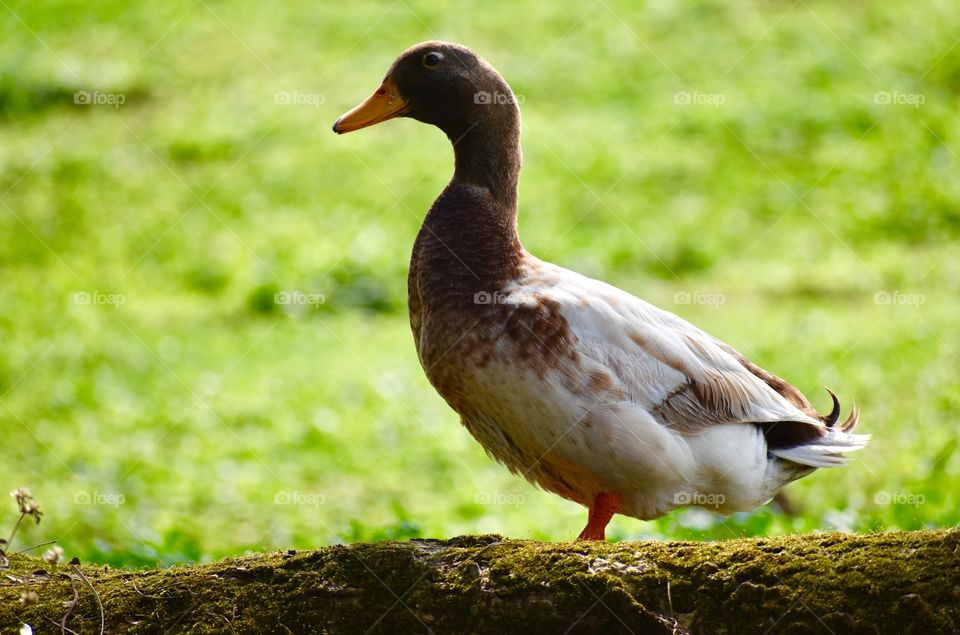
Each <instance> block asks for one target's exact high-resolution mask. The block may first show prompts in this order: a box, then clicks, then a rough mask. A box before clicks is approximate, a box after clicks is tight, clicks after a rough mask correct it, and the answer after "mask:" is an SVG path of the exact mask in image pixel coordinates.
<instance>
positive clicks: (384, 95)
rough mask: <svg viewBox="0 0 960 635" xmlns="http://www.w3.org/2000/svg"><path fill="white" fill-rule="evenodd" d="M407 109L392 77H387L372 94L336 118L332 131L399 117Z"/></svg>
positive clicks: (355, 128)
mask: <svg viewBox="0 0 960 635" xmlns="http://www.w3.org/2000/svg"><path fill="white" fill-rule="evenodd" d="M408 109H409V104H408V103H407V101H406V100H405V99H404V98H403V97H401V96H400V93H399V91H397V86H396V84H394V83H393V79H392V78H390V77H387V78H386V79H384V80H383V83H382V84H380V88H378V89H377V90H376V91H374V93H373V94H372V95H370V96H369V97H367V98H366V99H365V100H363V102H362V103H361V104H360V105H358V106H356V107H355V108H353V109H352V110H349V111H347V112H346V113H344V114H343V116H341V117H340V118H339V119H337V121H336V122H334V124H333V131H334V132H336V133H337V134H343V133H344V132H353V131H354V130H359V129H360V128H366V127H367V126H372V125H374V124H378V123H380V122H381V121H386V120H387V119H393V118H394V117H399V116H400V115H402V114H405V113H406V112H407V111H408Z"/></svg>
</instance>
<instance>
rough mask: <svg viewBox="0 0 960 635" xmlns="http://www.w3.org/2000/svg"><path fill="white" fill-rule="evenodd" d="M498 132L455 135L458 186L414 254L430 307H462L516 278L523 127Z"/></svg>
mask: <svg viewBox="0 0 960 635" xmlns="http://www.w3.org/2000/svg"><path fill="white" fill-rule="evenodd" d="M498 128H499V129H498V130H497V131H496V133H495V134H494V133H493V131H492V130H491V129H489V128H486V127H485V126H484V125H483V123H482V122H481V123H479V124H476V125H474V126H473V127H472V128H469V129H468V130H467V131H466V132H465V133H463V134H461V135H460V136H459V137H455V136H454V135H452V134H451V135H449V136H450V137H451V141H452V142H453V144H454V153H455V155H456V170H455V172H454V176H453V180H452V181H451V182H450V184H449V185H448V186H447V187H446V188H445V189H444V191H443V193H441V194H440V197H439V198H437V200H436V201H435V202H434V204H433V206H432V207H431V208H430V213H429V214H427V217H426V219H425V220H424V222H423V226H422V227H421V229H420V234H419V236H418V237H417V243H416V245H415V247H414V254H413V259H414V262H413V265H414V266H415V267H416V270H417V271H416V273H417V278H418V282H417V283H418V285H419V286H420V289H419V291H420V293H421V294H423V295H424V296H428V297H424V298H423V299H424V301H425V302H426V301H429V300H431V299H435V300H439V301H442V302H444V303H445V304H449V303H450V302H453V303H455V304H456V305H459V306H463V305H464V304H470V303H473V302H474V299H475V298H474V296H475V295H476V294H480V293H489V294H493V293H495V292H496V291H498V290H499V289H501V288H502V287H503V285H505V284H506V283H507V282H509V281H510V280H512V279H514V278H515V277H516V276H517V273H518V269H519V265H520V263H521V261H522V260H523V254H524V251H523V246H522V245H521V244H520V237H519V234H518V232H517V179H518V172H519V169H520V144H519V136H520V131H519V121H516V123H515V125H513V126H507V127H504V126H502V125H501V126H498ZM411 282H413V280H411ZM429 296H432V298H431V297H429Z"/></svg>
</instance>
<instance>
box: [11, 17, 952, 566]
mask: <svg viewBox="0 0 960 635" xmlns="http://www.w3.org/2000/svg"><path fill="white" fill-rule="evenodd" d="M553 4H554V3H544V2H539V1H536V0H529V1H526V0H525V1H517V0H513V1H511V2H484V3H474V2H458V3H451V4H445V3H440V2H434V1H426V0H424V1H416V0H409V1H408V0H398V1H397V2H393V3H390V2H384V3H373V2H356V3H324V2H304V3H283V4H277V3H257V2H220V1H216V2H215V1H206V0H202V1H200V0H198V1H196V2H192V1H190V0H186V1H183V2H164V3H152V4H149V3H128V2H116V1H109V0H107V1H103V2H97V3H94V4H92V5H91V4H90V3H81V2H60V1H56V0H51V1H47V2H43V3H37V2H27V1H20V0H18V1H13V0H3V2H0V25H2V31H0V42H2V44H0V47H2V48H0V50H2V55H0V344H2V348H0V351H2V353H0V395H2V396H0V434H2V436H0V448H2V461H0V486H2V487H6V488H8V489H13V488H14V487H16V486H21V485H26V486H29V487H31V488H32V489H33V492H34V494H35V495H36V497H37V499H38V500H39V502H40V504H41V508H42V509H43V510H44V511H45V513H46V516H45V518H44V522H43V524H41V525H40V526H39V527H29V528H25V529H24V532H23V534H22V535H21V536H20V537H18V539H17V544H18V545H19V546H26V545H28V544H31V543H36V542H40V541H43V540H48V539H54V538H56V539H58V540H59V541H60V542H61V543H62V544H63V545H64V547H65V548H66V551H67V556H68V557H70V556H73V555H77V556H80V557H81V558H84V559H92V560H98V561H105V562H110V563H115V564H126V565H144V564H155V563H162V564H169V563H174V562H185V561H197V560H205V559H210V558H215V557H219V556H224V555H227V554H238V553H243V552H246V551H250V550H254V551H255V550H262V549H268V548H278V547H283V548H286V547H300V548H303V547H311V546H318V545H323V544H328V543H331V542H337V541H357V540H378V539H387V538H407V537H415V536H431V537H439V536H452V535H455V534H460V533H468V532H493V531H495V532H501V533H504V534H507V535H510V536H513V537H532V538H539V539H554V540H565V539H570V538H572V537H573V536H575V535H576V534H577V532H579V530H580V529H581V528H582V526H583V524H584V522H585V519H586V512H585V510H584V509H583V508H580V507H578V506H577V505H575V504H572V503H568V502H566V501H563V500H561V499H559V498H557V497H554V496H552V495H549V494H545V493H543V492H540V491H538V490H536V489H534V488H533V487H531V486H529V485H528V484H526V483H525V482H523V481H521V480H519V479H518V478H516V477H513V476H511V475H510V474H509V473H508V472H507V471H506V469H505V468H503V467H501V466H499V465H496V464H495V463H493V462H491V461H490V460H489V459H488V458H487V457H486V456H485V455H484V453H483V450H482V448H480V447H479V446H478V445H477V444H476V443H475V442H474V441H473V440H472V439H471V438H470V437H469V435H468V434H467V432H466V431H465V430H464V429H462V427H461V426H460V425H459V423H458V420H457V417H456V415H455V414H454V413H453V412H452V411H450V410H449V409H448V408H447V406H446V405H445V404H444V403H443V401H442V400H441V399H440V398H439V397H438V396H437V395H436V394H434V392H433V390H432V388H431V387H430V386H429V384H428V383H427V381H426V379H425V378H424V376H423V373H422V371H421V369H420V367H419V364H418V361H417V358H416V354H415V351H414V348H413V343H412V338H411V336H410V334H409V327H408V325H407V317H406V307H405V301H406V268H407V261H408V258H409V252H410V247H411V245H412V242H413V239H414V236H415V235H416V232H417V228H418V225H419V223H420V221H421V219H422V217H423V215H424V213H425V211H426V209H427V208H428V207H429V205H430V203H431V202H432V200H433V198H434V197H435V196H436V195H437V193H438V192H439V191H440V189H441V188H442V187H443V186H444V184H445V183H446V182H447V180H448V179H449V176H450V174H451V171H452V153H451V151H450V148H449V144H448V142H447V140H446V139H445V138H444V137H443V135H442V134H440V133H439V132H438V131H436V130H433V129H430V128H427V127H425V126H423V125H420V124H418V123H416V122H414V121H411V120H402V121H395V122H390V123H388V124H385V125H381V126H378V127H376V128H373V129H370V130H365V131H362V132H358V133H354V134H351V135H349V136H346V137H337V136H335V135H333V134H332V133H331V131H330V125H331V124H332V122H333V121H334V119H336V117H337V116H339V115H340V114H341V113H342V112H343V111H345V110H347V109H348V108H350V107H352V106H353V105H354V104H355V103H357V102H358V101H359V100H360V99H362V98H363V97H365V96H366V95H368V94H369V93H370V92H371V91H372V90H373V89H374V88H375V87H376V86H377V84H378V82H379V80H380V79H381V77H382V75H383V73H384V72H385V70H386V68H387V67H388V65H389V64H390V62H391V61H392V59H393V58H394V57H395V56H396V55H397V54H398V53H399V52H400V51H401V50H403V49H404V48H406V47H407V46H409V45H411V44H413V43H416V42H418V41H421V40H426V39H434V38H437V39H447V40H453V41H457V42H461V43H464V44H466V45H468V46H471V47H472V48H474V49H475V50H476V51H478V52H479V53H480V54H481V55H483V56H484V57H486V58H487V59H488V60H489V61H490V62H491V63H492V64H493V65H494V66H496V67H497V68H498V69H499V70H500V71H501V73H502V74H503V75H504V77H506V79H507V80H508V81H509V82H510V83H511V85H512V86H513V88H514V90H515V92H516V93H517V94H518V96H519V97H520V98H521V99H522V102H523V103H522V109H523V116H524V120H523V126H524V137H523V149H524V169H523V172H522V176H521V205H520V206H521V209H520V229H521V235H522V236H523V239H524V243H525V245H526V247H527V248H528V249H529V250H530V251H532V252H533V253H535V254H537V255H538V256H540V257H542V258H544V259H547V260H550V261H553V262H556V263H558V264H560V265H563V266H566V267H569V268H572V269H575V270H577V271H580V272H582V273H585V274H587V275H591V276H594V277H598V278H602V279H604V280H606V281H609V282H611V283H614V284H616V285H618V286H620V287H622V288H624V289H626V290H628V291H630V292H631V293H634V294H636V295H638V296H640V297H643V298H645V299H647V300H649V301H651V302H653V303H655V304H657V305H659V306H661V307H664V308H666V309H668V310H671V311H674V312H676V313H678V314H679V315H681V316H683V317H684V318H686V319H688V320H690V321H692V322H694V323H695V324H697V325H698V326H700V327H702V328H704V329H705V330H707V331H709V332H710V333H712V334H714V335H716V336H718V337H720V338H721V339H724V340H725V341H727V342H729V343H730V344H731V345H733V346H735V347H736V348H738V349H739V350H740V351H742V352H743V353H744V354H745V355H747V356H748V357H750V358H751V359H753V360H754V361H755V362H757V363H758V364H760V365H762V366H764V367H766V368H768V369H770V370H771V371H773V372H776V373H777V374H779V375H781V376H783V377H785V378H787V379H788V380H790V381H792V382H793V383H795V384H796V385H797V386H798V387H799V388H800V389H801V390H803V391H804V392H805V393H806V394H807V395H808V396H810V398H811V399H812V400H813V401H814V403H815V405H816V406H817V407H819V408H821V409H827V408H828V406H829V399H828V397H827V394H826V392H825V391H824V390H823V386H824V385H827V386H830V387H831V388H833V389H834V390H836V391H837V392H838V394H839V395H840V396H841V399H842V401H843V403H844V406H845V408H844V409H845V411H846V410H847V409H848V408H849V406H850V403H851V399H852V398H854V397H855V398H856V400H857V404H858V405H859V406H860V407H861V408H862V411H863V416H862V419H861V421H862V423H861V430H862V431H863V432H867V433H871V434H873V435H874V438H873V441H872V443H871V445H870V447H869V448H868V449H867V450H865V451H864V452H862V453H860V454H859V455H858V456H857V458H856V460H855V461H854V462H853V463H852V464H851V465H850V466H849V467H847V468H844V469H831V470H821V471H818V472H817V473H815V474H814V475H812V476H810V477H808V478H805V479H803V480H802V481H799V482H797V483H796V484H794V485H791V486H790V487H789V488H788V493H789V496H790V498H791V500H792V502H793V503H794V504H795V505H797V506H798V507H799V509H800V514H799V515H798V516H794V517H790V516H786V515H784V514H782V513H780V511H778V510H777V509H776V508H774V507H765V508H762V509H760V510H758V511H756V512H754V513H752V514H743V515H739V516H736V517H733V518H728V519H723V518H721V517H718V516H714V515H712V514H710V513H708V512H704V511H700V510H687V511H681V512H677V513H674V514H672V515H670V516H668V517H665V518H662V519H660V520H657V521H655V522H640V521H637V520H634V519H630V518H617V519H615V521H614V522H613V523H612V525H611V530H610V533H611V534H612V535H613V536H614V537H615V538H620V539H642V538H711V539H718V538H728V537H732V536H739V535H758V534H760V535H762V534H780V533H788V532H803V531H811V530H817V529H832V528H839V529H844V530H855V531H871V530H878V529H888V528H904V529H910V528H918V527H927V526H945V525H950V524H954V523H957V522H958V521H960V511H958V510H957V507H956V501H955V498H954V497H955V493H956V490H957V489H958V488H957V486H958V481H960V456H958V453H957V452H956V447H957V434H958V433H957V420H958V414H960V378H958V367H960V364H958V334H960V323H958V318H957V311H956V301H955V298H956V296H957V292H958V287H960V260H958V256H960V247H958V246H956V241H957V240H958V238H960V179H958V178H957V177H958V165H960V158H958V153H960V119H958V116H957V113H958V106H960V43H958V41H957V38H958V34H960V28H958V26H960V5H957V3H956V2H953V1H952V0H943V1H933V0H921V1H916V2H884V3H852V4H851V3H833V2H826V1H820V0H798V1H796V2H778V1H766V2H728V1H725V0H707V1H694V2H680V1H666V0H664V1H659V2H649V3H633V2H627V1H616V0H598V1H597V2H593V3H591V2H589V1H588V2H585V3H578V4H573V3H570V4H569V5H566V4H562V3H556V5H557V6H553ZM78 91H83V92H84V93H87V94H88V96H89V100H88V101H100V102H108V103H75V100H77V99H80V100H82V99H83V96H80V97H77V94H78ZM117 101H123V103H122V104H119V105H118V104H115V103H110V102H117ZM284 101H290V102H292V103H283V102H284ZM685 101H687V102H690V103H684V102H685ZM721 102H722V103H721ZM920 102H922V103H920ZM285 291H286V292H293V291H297V292H300V293H303V294H316V295H317V296H319V295H321V294H322V296H323V299H324V302H323V303H316V304H308V305H282V304H278V303H276V302H275V294H277V293H280V292H285ZM77 294H81V295H77ZM83 294H86V295H83ZM86 298H89V299H90V300H91V302H90V303H89V304H84V303H83V300H84V299H86ZM687 298H690V299H691V302H689V303H685V300H686V299H687ZM120 300H122V304H119V303H118V302H117V301H120ZM14 519H15V508H14V505H13V502H12V501H9V503H8V504H5V505H4V506H3V507H0V526H7V525H8V524H9V525H12V524H13V521H14ZM15 546H16V545H15Z"/></svg>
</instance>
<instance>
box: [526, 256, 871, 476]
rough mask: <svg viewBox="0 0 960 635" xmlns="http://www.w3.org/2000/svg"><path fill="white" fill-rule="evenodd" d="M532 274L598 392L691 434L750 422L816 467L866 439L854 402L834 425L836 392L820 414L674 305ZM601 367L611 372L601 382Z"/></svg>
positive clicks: (562, 273)
mask: <svg viewBox="0 0 960 635" xmlns="http://www.w3.org/2000/svg"><path fill="white" fill-rule="evenodd" d="M533 278H535V279H532V280H530V282H529V283H528V284H526V285H524V286H525V289H526V292H528V293H531V294H533V295H539V296H540V297H542V298H543V299H546V300H548V301H550V302H551V303H554V304H555V305H556V306H557V307H558V309H559V311H560V313H561V315H562V316H563V317H564V319H565V320H566V322H567V325H568V328H569V330H570V340H571V342H572V343H573V344H572V345H574V346H575V347H576V351H577V354H578V355H579V356H581V357H583V358H584V360H585V361H586V363H588V364H595V365H596V366H594V367H592V368H591V370H590V371H588V372H589V373H592V374H593V376H592V379H593V381H592V382H590V383H591V384H592V385H595V386H597V395H596V397H597V398H598V399H604V398H608V397H607V394H601V393H602V392H603V393H608V392H609V391H607V390H605V386H606V385H608V384H613V385H614V387H615V389H616V390H617V391H618V392H619V393H620V396H621V398H622V399H624V400H627V401H630V402H633V403H634V404H636V405H638V406H640V407H642V408H644V409H645V410H646V411H647V412H648V413H649V414H650V415H652V416H653V417H654V418H655V419H656V420H657V421H658V422H659V423H661V424H662V425H664V426H666V427H668V428H671V429H673V430H676V431H677V432H679V433H681V434H687V435H689V434H697V433H699V432H702V431H704V430H705V429H707V428H709V427H712V426H720V425H725V424H730V423H753V424H756V425H759V426H760V427H761V428H762V429H763V431H764V435H765V437H766V439H767V443H768V447H769V449H770V451H771V452H773V453H774V454H778V455H780V456H782V457H783V458H788V459H790V460H793V461H796V462H799V463H803V464H805V465H812V466H814V467H821V466H826V465H837V464H841V463H842V462H843V457H841V456H840V454H841V453H842V452H845V451H851V450H855V449H859V448H860V447H863V446H864V445H865V444H866V441H867V439H868V437H867V436H864V435H851V434H848V433H849V432H850V431H852V430H853V428H854V426H855V425H856V423H857V420H858V415H857V412H856V409H855V408H854V410H853V411H852V412H851V414H850V416H849V417H848V418H847V420H846V421H845V422H844V423H843V424H841V425H839V426H834V424H835V423H836V421H837V419H838V417H839V413H840V411H839V403H838V402H837V400H836V397H834V408H833V411H832V412H831V413H830V414H828V415H819V414H818V413H817V412H816V411H815V410H814V409H813V407H812V406H811V405H810V402H809V401H808V400H807V399H806V398H805V397H804V396H803V394H802V393H801V392H800V391H799V390H797V389H796V388H794V387H793V386H791V385H790V384H788V383H787V382H785V381H784V380H782V379H780V378H779V377H777V376H775V375H773V374H772V373H769V372H767V371H765V370H763V369H762V368H760V367H758V366H756V365H755V364H752V363H751V362H749V361H748V360H747V359H746V358H744V357H743V356H742V355H740V354H739V353H738V352H737V351H736V350H735V349H733V348H732V347H730V346H728V345H727V344H725V343H723V342H722V341H720V340H718V339H716V338H714V337H712V336H710V335H709V334H707V333H705V332H704V331H702V330H700V329H698V328H696V327H695V326H693V325H692V324H690V323H689V322H687V321H685V320H683V319H681V318H679V317H677V316H676V315H674V314H672V313H669V312H667V311H664V310H662V309H659V308H657V307H655V306H653V305H651V304H649V303H647V302H644V301H643V300H640V299H638V298H636V297H634V296H632V295H630V294H628V293H626V292H625V291H622V290H620V289H617V288H616V287H613V286H611V285H608V284H606V283H603V282H599V281H597V280H592V279H590V278H586V277H584V276H581V275H579V274H576V273H573V272H571V271H567V270H565V269H561V268H559V267H553V266H552V265H546V264H544V265H542V267H541V268H540V270H539V273H538V274H536V276H534V277H533ZM537 280H538V281H537ZM598 372H599V373H604V372H606V373H609V375H610V377H607V378H606V379H605V380H600V379H598V378H597V377H596V376H595V375H596V373H598ZM831 395H832V393H831Z"/></svg>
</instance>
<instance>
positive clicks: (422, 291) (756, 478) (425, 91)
mask: <svg viewBox="0 0 960 635" xmlns="http://www.w3.org/2000/svg"><path fill="white" fill-rule="evenodd" d="M517 102H518V100H517V97H516V95H515V94H514V93H513V91H512V90H511V88H510V86H509V85H508V84H507V82H506V81H505V80H504V79H503V77H502V76H501V75H500V73H498V72H497V71H496V70H495V69H494V68H493V66H491V65H490V64H489V63H488V62H487V61H486V60H484V59H483V58H481V57H480V56H479V55H478V54H477V53H475V52H474V51H472V50H471V49H469V48H467V47H465V46H462V45H459V44H455V43H451V42H442V41H428V42H422V43H420V44H416V45H414V46H412V47H410V48H408V49H407V50H405V51H403V52H402V53H401V54H400V55H399V56H398V57H397V58H396V59H395V60H394V61H393V63H392V64H391V65H390V66H389V68H388V70H387V73H386V75H385V76H384V77H383V80H382V81H381V82H380V84H379V86H378V87H377V89H376V90H375V91H374V92H373V94H371V95H370V96H369V97H368V98H367V99H365V100H364V101H362V102H361V103H359V104H358V105H357V106H356V107H354V108H352V109H351V110H349V111H347V112H346V113H345V114H343V115H342V116H341V117H340V118H339V119H337V120H336V122H335V123H334V124H333V131H334V132H335V133H337V134H344V133H348V132H353V131H356V130H360V129H362V128H367V127H369V126H373V125H375V124H379V123H382V122H385V121H387V120H390V119H394V118H401V117H405V118H411V119H414V120H416V121H420V122H422V123H426V124H430V125H433V126H435V127H437V128H439V129H440V130H441V131H442V132H443V133H445V134H446V136H447V137H448V139H449V140H450V142H451V143H452V145H453V152H454V170H453V178H452V179H451V180H450V182H449V184H448V185H447V186H446V187H445V188H444V189H443V191H442V192H441V193H440V195H439V197H438V198H437V199H436V201H434V203H433V205H432V206H431V207H430V209H429V211H428V212H427V213H426V216H425V218H424V220H423V223H422V225H421V227H420V230H419V233H418V234H417V236H416V239H415V241H414V245H413V252H412V255H411V259H410V268H409V276H408V281H407V283H408V302H409V317H410V326H411V329H412V332H413V339H414V343H415V345H416V350H417V354H418V356H419V359H420V363H421V365H422V367H423V370H424V372H425V373H426V376H427V378H428V379H429V381H430V383H431V384H432V386H433V387H434V388H435V389H436V391H437V392H438V393H439V394H440V396H441V397H442V398H443V399H444V400H445V401H446V402H447V404H449V406H450V407H451V408H452V409H453V410H454V411H455V412H456V413H457V414H458V415H459V416H460V421H461V422H462V424H463V426H464V427H465V428H466V429H467V430H468V431H469V433H470V434H471V435H472V436H473V437H474V438H475V439H476V440H477V441H478V442H479V443H480V445H482V446H483V448H484V449H485V450H486V452H487V454H488V455H489V456H490V457H492V458H493V459H495V460H496V461H498V462H500V463H502V464H503V465H505V466H506V467H507V468H508V469H509V470H510V471H511V472H513V473H514V474H517V475H519V476H522V477H523V478H525V479H527V480H528V481H530V482H531V483H533V484H534V485H536V486H539V487H540V488H542V489H544V490H546V491H548V492H552V493H554V494H557V495H559V496H562V497H563V498H565V499H567V500H570V501H573V502H575V503H579V504H580V505H583V506H584V507H586V508H587V523H586V526H585V527H584V529H583V531H581V532H580V534H579V536H578V539H580V540H605V539H606V527H607V525H608V523H609V522H610V520H611V518H612V517H613V516H614V515H615V514H621V515H625V516H630V517H634V518H637V519H640V520H652V519H655V518H658V517H661V516H663V515H665V514H668V513H670V512H672V511H674V510H676V509H678V508H681V507H689V506H693V507H701V508H706V509H709V510H710V511H715V512H718V513H720V514H724V515H729V514H733V513H735V512H742V511H750V510H753V509H755V508H757V507H759V506H761V505H764V504H766V503H767V502H769V501H770V500H771V499H772V498H773V497H774V496H775V495H777V494H778V493H779V492H780V490H781V489H782V488H783V487H784V486H785V485H787V484H788V483H790V482H792V481H794V480H796V479H798V478H801V477H804V476H807V475H809V474H810V473H812V472H814V471H815V470H817V469H818V468H827V467H835V466H842V465H845V464H846V463H847V462H848V460H849V458H850V457H849V456H847V455H848V453H850V452H854V451H857V450H860V449H862V448H864V447H865V446H866V445H867V442H868V440H869V438H870V437H869V435H863V434H854V433H853V431H854V428H855V427H856V426H857V424H858V421H859V411H858V410H857V407H856V404H854V405H853V406H852V409H851V411H850V413H849V415H848V416H847V417H846V419H845V420H844V421H843V422H839V419H840V412H841V407H840V402H839V400H838V398H837V396H836V395H835V394H834V393H833V392H832V391H830V390H829V389H827V390H828V392H829V394H830V398H831V400H832V403H833V407H832V410H831V411H830V412H829V413H826V414H820V413H818V412H817V411H816V410H815V409H814V408H813V406H812V405H811V402H810V401H809V400H808V399H807V398H806V397H805V396H804V395H803V393H801V392H800V390H798V389H797V388H795V387H794V386H792V385H791V384H789V383H787V382H786V381H784V380H783V379H781V378H780V377H778V376H776V375H774V374H773V373H770V372H768V371H766V370H764V369H763V368H761V367H759V366H757V365H756V364H754V363H752V362H751V361H749V360H748V359H747V358H745V357H744V356H743V355H741V354H740V353H739V352H737V351H736V350H735V349H734V348H733V347H731V346H729V345H727V344H726V343H724V342H723V341H721V340H719V339H717V338H715V337H713V336H711V335H709V334H707V333H706V332H704V331H702V330H700V329H699V328H697V327H696V326H694V325H692V324H691V323H689V322H687V321H686V320H684V319H682V318H681V317H679V316H677V315H674V314H673V313H670V312H668V311H665V310H663V309H660V308H658V307H656V306H654V305H652V304H650V303H648V302H646V301H644V300H641V299H640V298H637V297H635V296H633V295H631V294H630V293H628V292H626V291H623V290H621V289H619V288H616V287H614V286H612V285H609V284H606V283H604V282H601V281H599V280H594V279H591V278H588V277H585V276H583V275H580V274H577V273H575V272H573V271H570V270H567V269H564V268H562V267H559V266H557V265H553V264H550V263H548V262H544V261H543V260H540V259H538V258H537V257H535V256H534V255H532V254H531V253H529V252H528V251H527V250H526V249H525V248H524V247H523V245H522V243H521V241H520V236H519V230H518V225H517V214H518V189H517V186H518V182H519V174H520V166H521V147H520V127H521V126H520V109H519V106H518V103H517Z"/></svg>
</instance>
